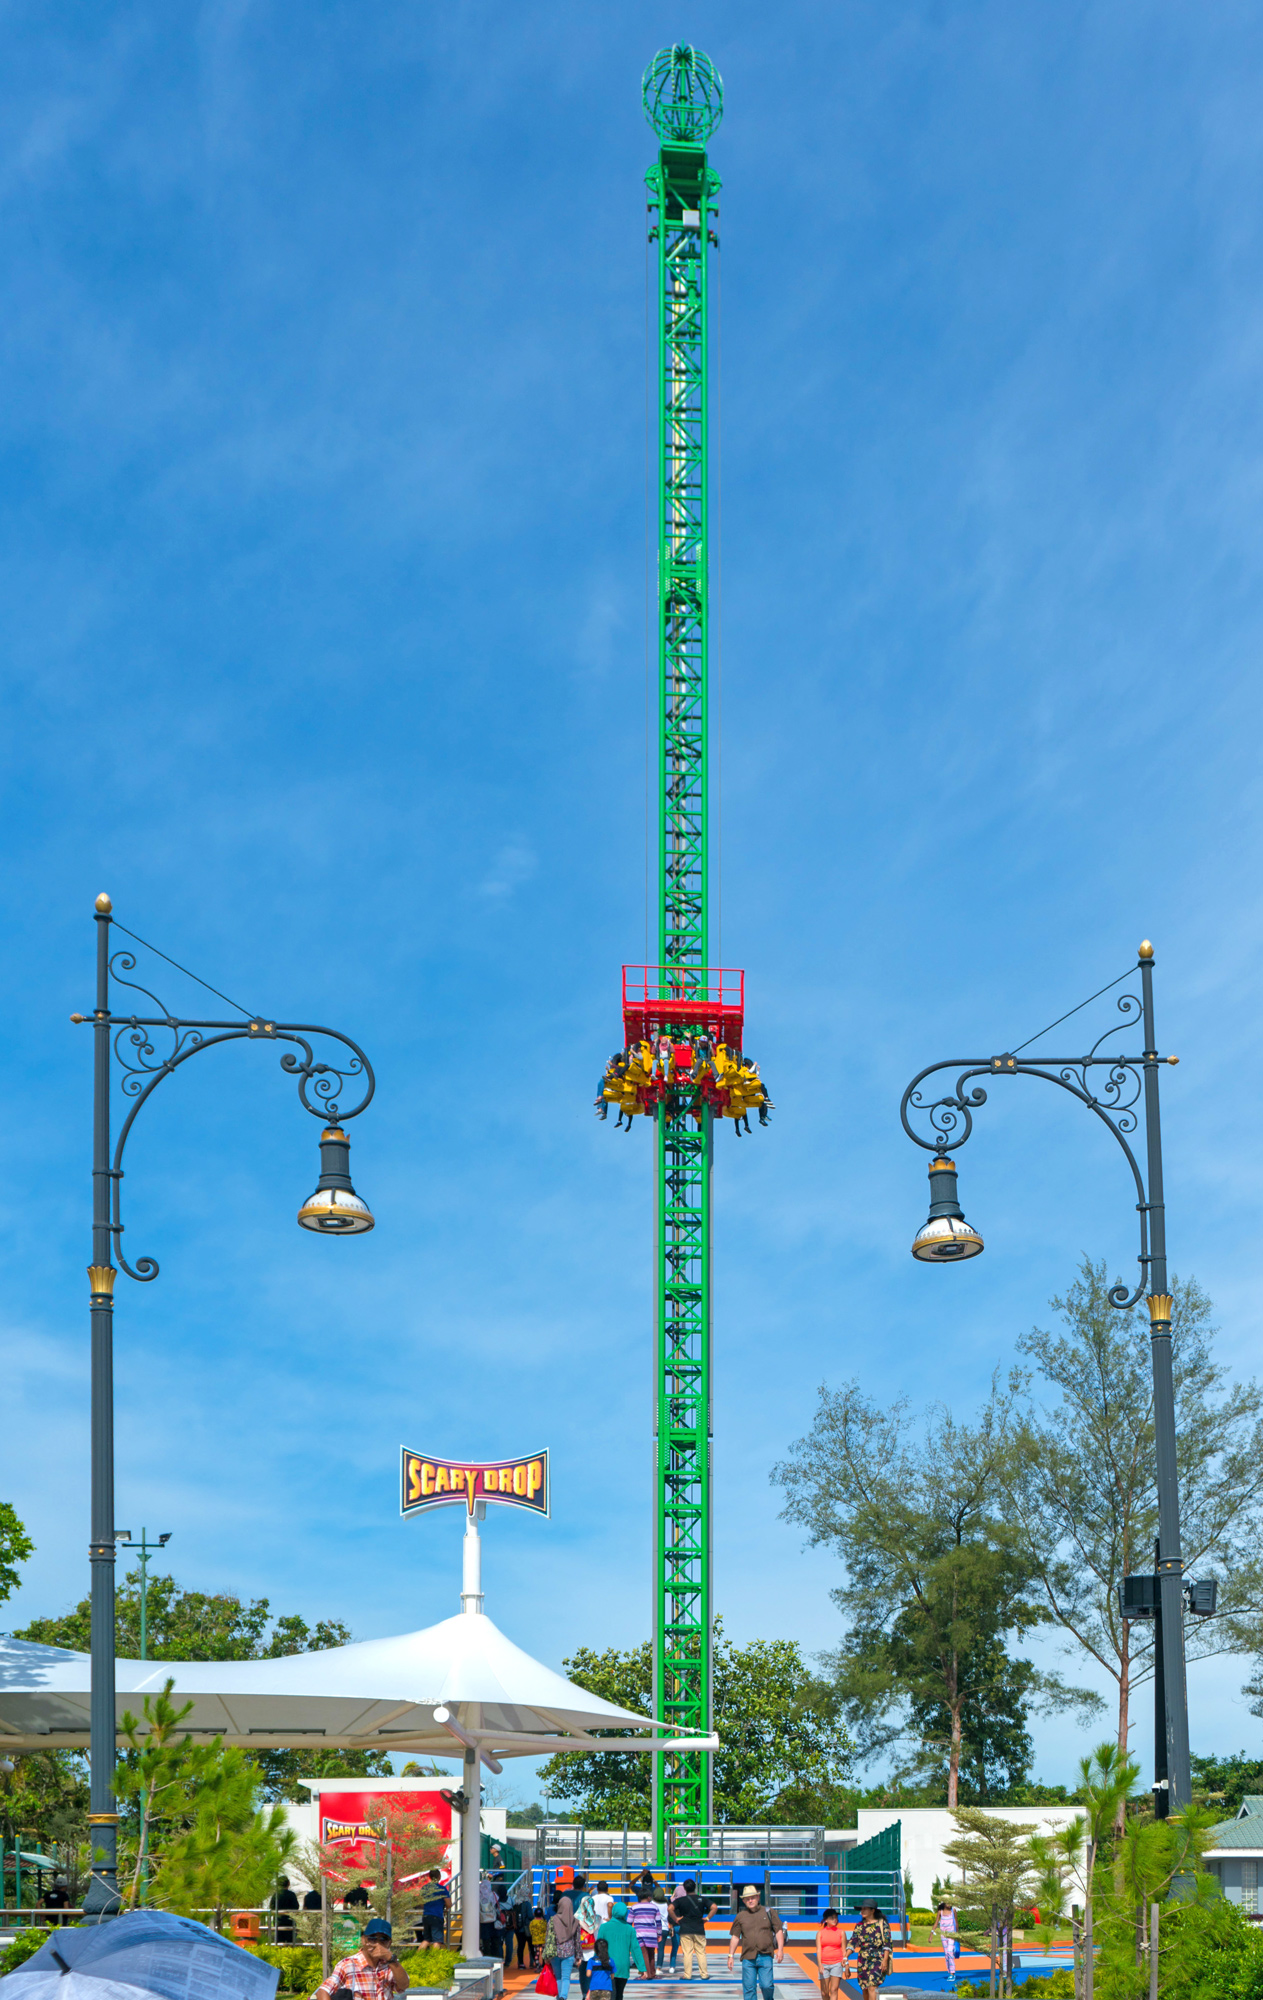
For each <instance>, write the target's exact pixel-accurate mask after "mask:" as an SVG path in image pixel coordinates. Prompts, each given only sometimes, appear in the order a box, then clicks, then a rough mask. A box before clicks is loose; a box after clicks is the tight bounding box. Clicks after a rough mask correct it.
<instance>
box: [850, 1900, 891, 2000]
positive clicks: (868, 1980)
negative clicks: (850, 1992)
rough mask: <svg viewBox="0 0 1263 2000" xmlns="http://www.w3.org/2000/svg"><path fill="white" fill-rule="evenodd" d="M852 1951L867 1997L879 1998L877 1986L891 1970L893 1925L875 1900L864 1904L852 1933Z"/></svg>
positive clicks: (869, 1999)
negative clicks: (891, 1930) (888, 1921)
mask: <svg viewBox="0 0 1263 2000" xmlns="http://www.w3.org/2000/svg"><path fill="white" fill-rule="evenodd" d="M852 1954H853V1955H854V1958H855V1977H856V1978H857V1980H858V1981H859V1983H860V1985H861V1986H862V1987H863V1989H864V2000H877V1988H878V1987H879V1986H880V1985H881V1983H882V1980H883V1979H885V1977H886V1975H887V1974H888V1973H889V1971H890V1925H889V1924H888V1923H887V1922H886V1919H885V1917H883V1915H882V1913H881V1911H880V1910H879V1909H878V1907H877V1905H876V1903H874V1902H871V1901H868V1902H863V1903H861V1904H860V1920H859V1922H858V1923H857V1924H856V1926H855V1929H854V1930H853V1931H852V1932H851V1941H850V1951H849V1953H848V1955H852Z"/></svg>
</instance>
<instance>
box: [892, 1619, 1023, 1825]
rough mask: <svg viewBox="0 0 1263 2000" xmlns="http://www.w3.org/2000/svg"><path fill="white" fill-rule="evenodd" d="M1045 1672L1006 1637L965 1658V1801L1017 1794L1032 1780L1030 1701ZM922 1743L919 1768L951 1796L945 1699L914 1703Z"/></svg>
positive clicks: (995, 1800)
mask: <svg viewBox="0 0 1263 2000" xmlns="http://www.w3.org/2000/svg"><path fill="white" fill-rule="evenodd" d="M1038 1681H1039V1676H1038V1674H1037V1673H1036V1670H1035V1668H1034V1667H1033V1666H1032V1665H1031V1662H1030V1661H1029V1660H1015V1659H1014V1658H1013V1657H1012V1655H1011V1654H1010V1653H1009V1651H1008V1649H1007V1647H1006V1646H1005V1645H1004V1644H1003V1642H1002V1641H1001V1640H1000V1639H993V1640H991V1641H990V1643H989V1644H984V1645H979V1646H977V1647H976V1648H975V1649H974V1650H973V1652H972V1653H971V1654H970V1656H969V1659H968V1661H967V1662H966V1663H965V1668H964V1672H963V1682H964V1686H963V1690H962V1692H963V1700H962V1723H961V1742H960V1774H959V1786H958V1793H959V1799H960V1803H961V1804H962V1805H973V1806H990V1805H996V1804H999V1803H1002V1802H1003V1801H1004V1800H1006V1799H1008V1800H1012V1799H1013V1798H1014V1796H1015V1794H1018V1793H1021V1792H1024V1791H1025V1790H1026V1788H1027V1786H1028V1784H1029V1781H1030V1769H1031V1755H1032V1745H1031V1738H1030V1731H1029V1730H1028V1729H1027V1727H1026V1715H1027V1707H1028V1704H1029V1702H1030V1701H1031V1699H1032V1696H1033V1694H1034V1692H1035V1691H1036V1690H1037V1687H1038ZM910 1712H911V1721H912V1728H913V1732H914V1735H915V1736H916V1738H917V1740H918V1741H919V1744H920V1746H921V1747H920V1752H919V1755H918V1756H917V1759H916V1765H915V1768H916V1772H917V1775H918V1776H919V1777H921V1778H922V1779H923V1780H927V1781H928V1783H927V1790H932V1791H933V1792H934V1793H935V1795H936V1796H937V1797H939V1798H944V1799H945V1798H946V1794H947V1777H948V1753H949V1750H950V1744H951V1737H950V1728H951V1718H950V1713H949V1710H948V1708H947V1704H946V1703H945V1702H943V1701H937V1700H933V1699H923V1700H921V1701H914V1702H913V1703H912V1704H911V1711H910Z"/></svg>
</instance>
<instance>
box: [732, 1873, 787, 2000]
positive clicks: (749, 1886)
mask: <svg viewBox="0 0 1263 2000" xmlns="http://www.w3.org/2000/svg"><path fill="white" fill-rule="evenodd" d="M738 1945H740V1947H741V2000H755V1989H756V1987H757V1989H758V1992H759V1993H760V1994H761V1995H762V2000H772V1985H773V1981H774V1978H775V1975H774V1973H773V1971H772V1961H773V1959H775V1961H776V1964H777V1965H779V1964H780V1963H781V1961H782V1959H783V1958H784V1956H785V1919H784V1918H783V1917H782V1916H780V1915H779V1914H778V1912H777V1911H775V1910H765V1909H764V1907H763V1904H762V1901H761V1900H760V1897H759V1891H758V1888H757V1886H756V1885H755V1883H753V1882H747V1883H746V1886H745V1888H744V1889H743V1890H742V1891H741V1908H740V1909H739V1910H738V1911H737V1912H736V1914H735V1915H734V1917H733V1920H732V1936H731V1937H730V1938H729V1940H728V1970H729V1972H731V1971H732V1961H733V1959H734V1958H735V1957H736V1953H737V1947H738Z"/></svg>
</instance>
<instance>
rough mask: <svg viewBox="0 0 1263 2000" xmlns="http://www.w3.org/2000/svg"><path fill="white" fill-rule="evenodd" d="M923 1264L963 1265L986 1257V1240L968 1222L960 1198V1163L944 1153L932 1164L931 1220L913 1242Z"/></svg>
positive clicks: (913, 1248)
mask: <svg viewBox="0 0 1263 2000" xmlns="http://www.w3.org/2000/svg"><path fill="white" fill-rule="evenodd" d="M912 1254H913V1256H914V1257H915V1258H916V1259H917V1261H918V1263H921V1264H959V1263H960V1262H961V1261H962V1260H963V1259H964V1258H966V1257H979V1256H981V1254H982V1238H981V1236H979V1234H978V1231H977V1230H976V1229H973V1228H971V1227H970V1225H969V1223H967V1222H966V1220H965V1217H964V1213H963V1211H962V1209H961V1205H960V1201H959V1199H958V1198H957V1194H956V1162H955V1161H954V1160H949V1159H946V1158H945V1157H944V1156H943V1154H942V1153H939V1154H937V1155H936V1156H935V1158H934V1159H932V1160H931V1161H930V1219H929V1221H928V1222H927V1223H926V1225H925V1227H924V1228H923V1229H918V1231H917V1233H916V1235H915V1236H914V1237H913V1239H912Z"/></svg>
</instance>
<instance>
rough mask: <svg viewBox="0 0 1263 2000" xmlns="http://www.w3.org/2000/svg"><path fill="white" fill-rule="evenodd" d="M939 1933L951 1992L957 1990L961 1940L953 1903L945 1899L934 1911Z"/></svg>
mask: <svg viewBox="0 0 1263 2000" xmlns="http://www.w3.org/2000/svg"><path fill="white" fill-rule="evenodd" d="M934 1920H935V1922H936V1923H937V1925H938V1934H939V1937H940V1938H941V1939H942V1941H943V1959H944V1963H945V1964H946V1966H947V1984H948V1988H949V1990H950V1991H951V1992H953V1993H954V1992H955V1991H956V1953H957V1949H958V1947H959V1943H960V1940H959V1938H958V1936H957V1932H956V1912H955V1910H954V1909H953V1908H952V1906H951V1904H950V1903H949V1902H947V1901H943V1902H941V1903H940V1904H939V1906H938V1908H937V1910H936V1911H935V1913H934Z"/></svg>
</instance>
